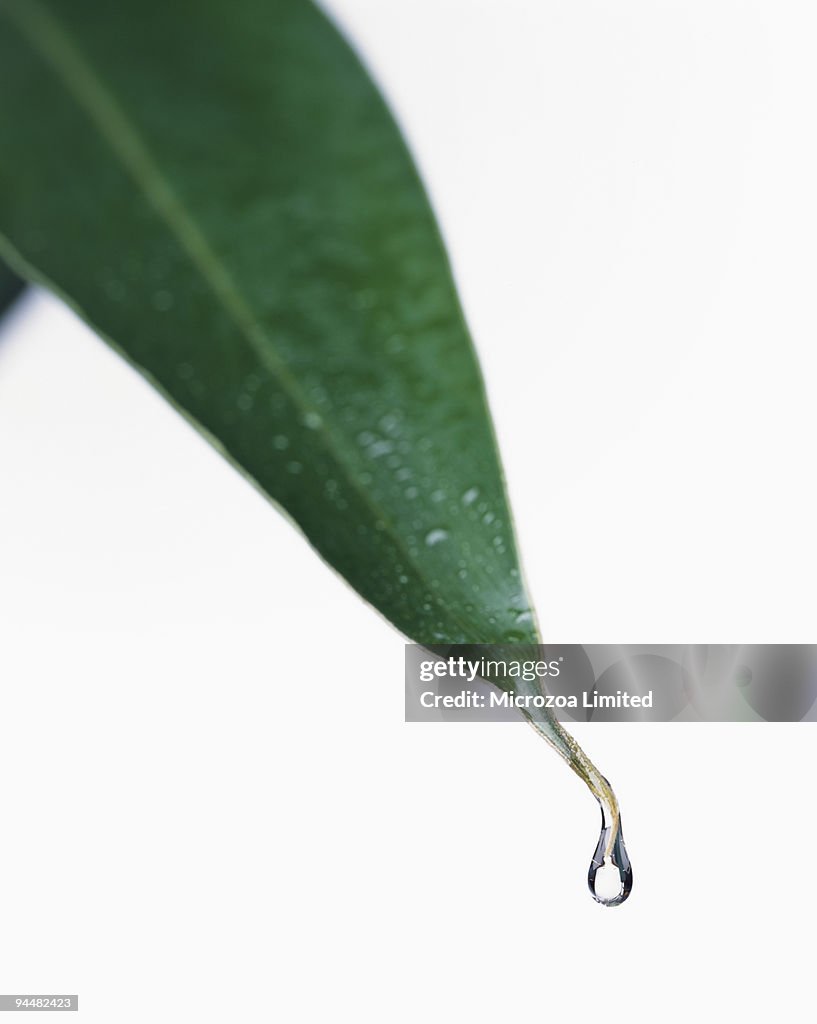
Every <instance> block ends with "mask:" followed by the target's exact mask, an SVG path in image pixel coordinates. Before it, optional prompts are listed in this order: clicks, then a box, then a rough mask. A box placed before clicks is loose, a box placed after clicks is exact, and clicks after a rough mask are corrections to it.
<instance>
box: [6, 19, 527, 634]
mask: <svg viewBox="0 0 817 1024" xmlns="http://www.w3.org/2000/svg"><path fill="white" fill-rule="evenodd" d="M0 84H2V90H3V95H4V96H5V97H9V96H11V97H15V102H13V103H7V102H4V103H3V105H2V108H1V109H0V154H2V157H0V233H2V237H3V243H2V246H3V249H2V253H3V255H4V256H5V258H7V259H8V260H9V261H10V262H11V263H12V265H13V266H14V267H15V268H17V269H19V270H20V271H21V272H23V273H25V274H26V275H27V276H29V277H31V278H32V279H34V280H37V281H41V282H43V283H45V284H46V285H47V286H49V287H51V288H52V289H54V290H55V291H56V292H57V293H58V294H60V295H62V296H63V297H64V298H65V299H66V300H67V301H68V302H69V303H70V304H71V305H72V306H73V307H74V308H75V309H76V310H77V311H78V312H79V313H80V315H81V316H82V317H83V318H84V319H85V320H86V321H87V322H88V323H89V324H90V325H91V326H92V327H93V328H94V329H95V330H96V331H97V332H98V333H99V334H100V335H101V336H102V337H104V338H105V339H107V340H108V341H109V343H110V344H111V345H113V346H114V347H115V348H116V349H118V350H119V351H120V352H121V353H122V354H123V355H124V356H125V357H126V358H127V359H128V360H129V361H130V362H131V363H132V364H133V365H134V366H136V367H137V368H139V369H140V370H141V372H142V373H143V374H144V375H145V376H147V377H148V378H149V379H150V380H151V381H152V382H153V383H154V384H155V385H156V387H157V388H159V389H160V390H161V391H162V392H163V393H164V394H165V395H166V396H167V398H168V399H169V400H170V401H171V402H173V403H174V404H175V405H176V406H177V407H178V409H179V410H181V411H182V412H183V413H184V414H185V415H186V416H187V417H188V418H189V419H190V420H191V421H192V422H193V423H194V424H196V425H197V426H198V427H199V428H200V429H201V430H202V431H203V432H204V433H205V434H206V435H207V437H208V438H209V439H210V440H211V441H212V442H213V444H214V445H215V446H216V447H217V448H218V449H220V450H221V451H222V452H223V453H224V454H225V455H226V456H227V457H228V458H229V459H230V460H231V461H232V462H233V463H234V464H235V465H236V466H237V467H238V468H240V470H241V471H242V472H243V473H245V474H246V475H247V476H248V477H249V478H251V479H252V480H253V481H254V482H255V483H256V484H257V486H258V487H259V488H260V489H261V490H262V491H263V492H264V493H265V494H266V495H268V496H269V497H270V498H271V499H272V500H273V501H274V502H276V503H277V504H278V505H280V506H281V507H282V508H283V509H285V510H286V511H287V512H288V514H289V515H290V516H291V517H292V519H294V521H295V522H296V523H297V524H298V525H299V526H300V528H301V529H302V531H303V532H304V534H305V535H306V536H307V538H308V539H309V541H310V542H311V543H312V544H313V545H314V547H315V548H316V549H317V550H318V552H320V554H321V555H322V556H323V558H324V559H326V561H327V562H329V563H330V564H331V565H332V566H334V567H335V568H336V569H337V570H338V571H339V572H340V573H341V574H342V575H343V576H344V577H345V578H346V579H347V580H348V581H349V582H350V583H351V584H352V586H353V587H354V588H355V589H356V590H357V591H358V592H359V593H360V594H361V595H363V597H364V598H365V599H366V600H367V601H369V602H370V603H371V604H372V605H374V606H375V607H376V608H377V609H379V610H380V611H381V612H382V613H383V615H385V616H386V617H387V618H388V619H389V620H391V622H393V623H394V624H395V625H396V626H397V627H398V628H399V629H400V630H401V631H402V632H403V633H405V634H406V635H408V636H409V637H411V638H413V639H415V640H418V641H421V642H434V641H445V642H451V643H453V642H494V641H500V640H501V641H508V640H525V641H531V640H535V630H534V625H533V617H532V613H531V609H530V606H529V602H528V599H527V596H526V593H525V590H524V587H523V585H522V581H521V578H520V572H519V565H518V559H517V553H516V548H515V543H514V537H513V533H512V527H511V521H510V513H509V509H508V504H507V500H506V496H505V490H504V486H503V481H502V475H501V471H500V466H499V461H498V458H497V453H496V447H495V443H494V438H493V433H492V427H491V423H490V419H489V416H488V412H487V409H486V402H485V395H484V390H483V384H482V380H481V378H480V373H479V370H478V367H477V363H476V359H475V356H474V352H473V349H472V346H471V343H470V340H469V337H468V332H467V328H466V326H465V323H464V320H463V316H462V312H461V310H460V306H459V304H458V301H457V297H456V294H455V290H454V286H453V283H452V277H451V272H450V269H449V266H448V262H447V259H446V255H445V252H444V248H443V245H442V243H441V240H440V237H439V233H438V230H437V227H436V225H435V221H434V218H433V215H432V212H431V210H430V207H429V202H428V200H427V197H426V195H425V193H424V190H423V188H422V185H421V184H420V181H419V179H418V175H417V172H416V170H415V168H414V166H413V164H412V161H411V159H410V157H409V155H408V152H407V150H406V147H405V145H404V143H403V140H402V138H401V136H400V134H399V132H398V130H397V128H396V126H395V124H394V121H393V119H392V117H391V116H390V114H389V112H388V110H387V108H386V106H385V105H384V103H383V101H382V99H381V97H380V95H379V94H378V92H377V90H376V88H375V87H374V85H373V84H372V82H371V80H370V78H369V77H368V75H367V74H366V72H365V71H364V69H363V68H362V66H361V64H360V62H359V61H358V59H357V57H356V56H355V54H354V53H353V52H352V50H351V49H350V47H349V46H348V45H347V44H346V42H345V41H344V40H343V39H342V37H341V36H340V35H339V33H338V32H337V31H336V29H335V28H334V27H333V26H332V25H331V24H330V23H329V21H328V20H327V19H326V18H325V17H324V15H323V14H322V13H320V11H319V10H318V9H317V8H315V7H314V6H313V5H312V4H310V3H307V2H304V0H231V2H230V3H224V2H215V0H195V2H194V0H182V2H178V0H174V2H173V3H168V2H167V0H161V2H160V0H139V3H134V2H124V3H118V4H110V3H103V2H101V0H50V2H46V0H0ZM279 585H281V586H285V585H286V582H285V581H279Z"/></svg>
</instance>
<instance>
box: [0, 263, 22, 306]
mask: <svg viewBox="0 0 817 1024" xmlns="http://www.w3.org/2000/svg"><path fill="white" fill-rule="evenodd" d="M24 288H25V284H24V283H23V282H22V281H21V280H20V278H19V277H18V276H17V275H16V274H13V273H12V272H11V271H10V270H9V269H8V268H7V267H4V266H3V264H2V263H0V316H2V315H3V314H4V313H5V311H6V310H7V309H8V307H9V306H10V305H11V304H12V303H13V302H14V300H15V299H16V298H17V296H18V295H19V294H20V292H22V290H23V289H24Z"/></svg>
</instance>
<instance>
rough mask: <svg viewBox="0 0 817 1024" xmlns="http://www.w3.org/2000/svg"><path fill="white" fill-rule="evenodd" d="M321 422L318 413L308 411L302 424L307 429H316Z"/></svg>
mask: <svg viewBox="0 0 817 1024" xmlns="http://www.w3.org/2000/svg"><path fill="white" fill-rule="evenodd" d="M322 423H323V420H322V419H321V417H320V415H319V414H318V413H316V412H308V413H307V414H306V416H304V426H305V427H307V428H308V429H309V430H317V429H318V427H320V426H321V424H322Z"/></svg>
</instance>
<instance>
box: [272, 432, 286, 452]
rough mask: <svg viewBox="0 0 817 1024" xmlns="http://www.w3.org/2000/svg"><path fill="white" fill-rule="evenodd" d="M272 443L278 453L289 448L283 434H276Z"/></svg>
mask: <svg viewBox="0 0 817 1024" xmlns="http://www.w3.org/2000/svg"><path fill="white" fill-rule="evenodd" d="M272 443H273V446H274V447H275V448H277V449H278V451H279V452H283V451H285V450H286V449H287V448H289V438H288V437H287V436H286V435H285V434H276V435H275V437H274V438H273V439H272Z"/></svg>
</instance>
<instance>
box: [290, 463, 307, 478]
mask: <svg viewBox="0 0 817 1024" xmlns="http://www.w3.org/2000/svg"><path fill="white" fill-rule="evenodd" d="M303 468H304V467H303V466H302V465H301V463H300V462H297V461H293V462H288V463H287V472H288V473H292V475H293V476H297V475H298V473H300V472H301V470H302V469H303Z"/></svg>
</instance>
